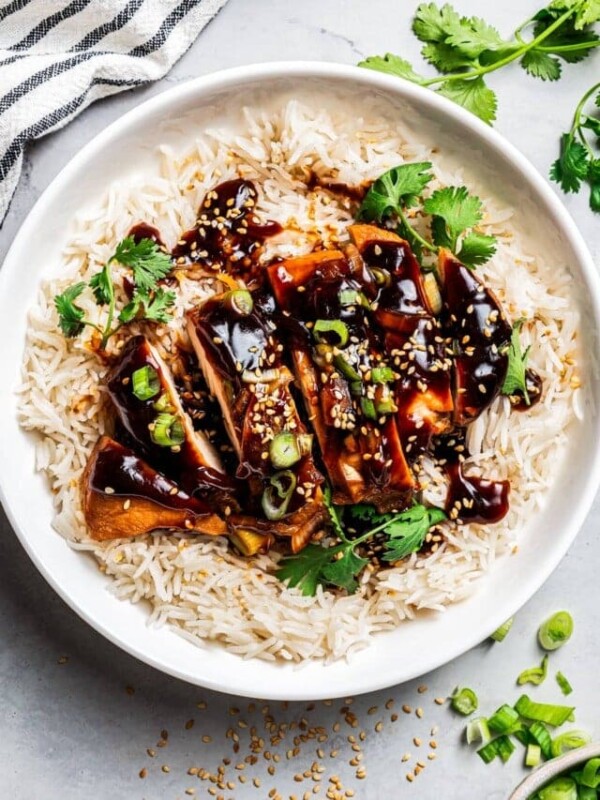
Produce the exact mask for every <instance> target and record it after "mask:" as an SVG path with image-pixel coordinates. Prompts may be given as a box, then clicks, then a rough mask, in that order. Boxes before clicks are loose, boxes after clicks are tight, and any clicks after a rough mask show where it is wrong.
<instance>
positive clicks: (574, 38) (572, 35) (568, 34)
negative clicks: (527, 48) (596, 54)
mask: <svg viewBox="0 0 600 800" xmlns="http://www.w3.org/2000/svg"><path fill="white" fill-rule="evenodd" d="M559 16H560V12H559V11H551V10H549V9H547V8H543V9H542V10H541V11H538V13H537V14H536V15H535V16H534V18H533V19H534V20H535V21H536V24H535V27H534V29H533V35H534V38H535V37H538V36H540V34H542V33H543V32H544V31H545V30H546V29H547V28H548V27H549V26H550V25H552V23H553V22H555V21H556V19H557V18H558V17H559ZM599 39H600V37H599V36H598V34H597V33H595V32H594V31H593V30H591V29H590V28H589V27H586V28H584V29H582V30H577V29H576V28H575V23H574V20H572V19H567V20H565V22H563V24H562V25H561V26H560V27H559V28H556V30H554V31H552V33H550V34H549V35H548V36H547V37H546V38H545V39H544V43H543V46H544V51H546V52H548V51H554V52H555V55H558V56H560V58H562V60H563V61H566V62H568V63H569V64H576V63H577V62H579V61H583V59H585V58H587V57H588V56H589V55H590V54H591V53H592V52H593V50H594V42H597V41H598V40H599ZM586 44H589V45H590V46H589V47H584V45H586ZM565 48H572V49H565ZM575 48H576V49H575Z"/></svg>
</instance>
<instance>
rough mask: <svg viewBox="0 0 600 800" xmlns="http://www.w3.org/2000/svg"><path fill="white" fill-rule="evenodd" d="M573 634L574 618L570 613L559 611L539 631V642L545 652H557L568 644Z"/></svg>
mask: <svg viewBox="0 0 600 800" xmlns="http://www.w3.org/2000/svg"><path fill="white" fill-rule="evenodd" d="M572 633H573V617H572V616H571V615H570V614H569V612H568V611H557V612H556V614H553V615H552V616H551V617H550V618H549V619H547V620H546V621H545V622H544V623H542V625H540V629H539V631H538V640H539V642H540V645H541V646H542V647H543V649H544V650H557V649H558V648H559V647H562V646H563V644H565V642H568V641H569V639H570V638H571V634H572Z"/></svg>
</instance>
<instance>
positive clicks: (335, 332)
mask: <svg viewBox="0 0 600 800" xmlns="http://www.w3.org/2000/svg"><path fill="white" fill-rule="evenodd" d="M313 336H314V337H315V339H316V340H317V341H318V342H325V343H328V344H335V345H337V346H338V347H345V346H346V345H347V344H348V338H349V336H350V333H349V331H348V326H347V325H346V323H345V322H342V321H341V320H339V319H318V320H317V321H316V322H315V324H314V327H313Z"/></svg>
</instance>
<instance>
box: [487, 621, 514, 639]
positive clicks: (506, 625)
mask: <svg viewBox="0 0 600 800" xmlns="http://www.w3.org/2000/svg"><path fill="white" fill-rule="evenodd" d="M514 621H515V618H514V617H511V618H510V619H507V620H506V622H503V623H502V625H500V627H499V628H497V630H495V631H494V632H493V633H492V635H491V636H490V639H493V640H494V641H495V642H503V641H504V640H505V639H506V636H507V634H508V632H509V631H510V629H511V628H512V624H513V622H514Z"/></svg>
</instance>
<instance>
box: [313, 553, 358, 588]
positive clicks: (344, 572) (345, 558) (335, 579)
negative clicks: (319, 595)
mask: <svg viewBox="0 0 600 800" xmlns="http://www.w3.org/2000/svg"><path fill="white" fill-rule="evenodd" d="M368 563H369V559H368V558H362V557H361V556H357V555H356V553H355V552H354V548H352V547H348V548H346V549H345V550H344V551H342V556H341V558H336V559H334V560H333V561H330V562H329V563H327V564H325V566H324V567H323V568H322V569H321V576H322V578H323V580H324V582H326V583H330V584H331V585H332V586H337V587H339V588H340V589H345V590H346V591H347V592H348V593H349V594H351V593H352V592H355V591H356V589H357V588H358V582H357V580H356V578H357V576H358V575H359V574H360V573H361V572H362V571H363V569H364V568H365V567H366V566H367V564H368Z"/></svg>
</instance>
